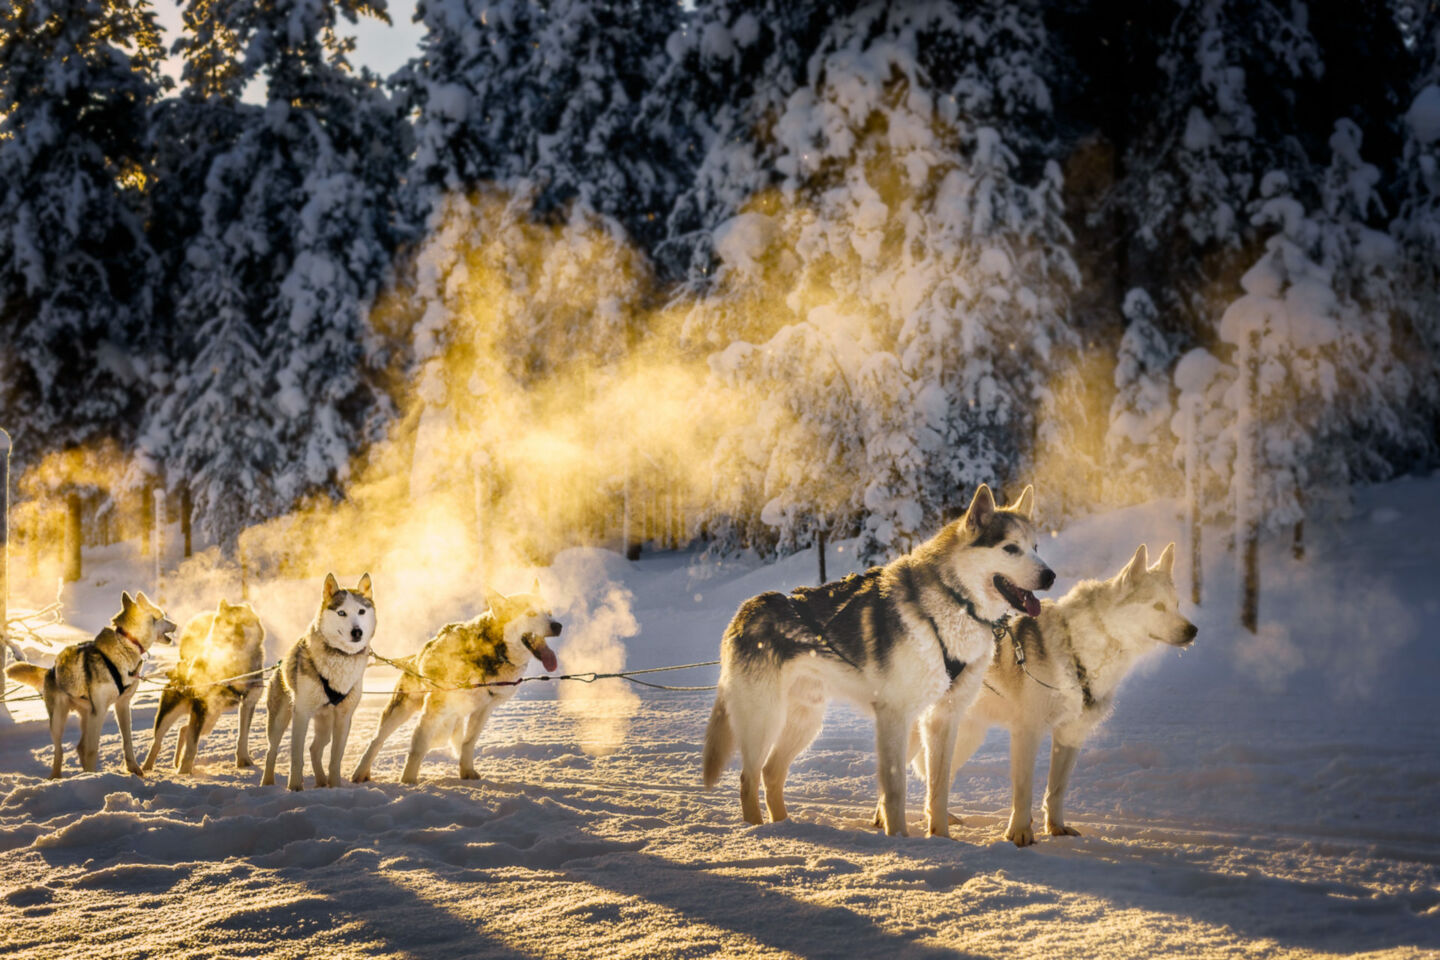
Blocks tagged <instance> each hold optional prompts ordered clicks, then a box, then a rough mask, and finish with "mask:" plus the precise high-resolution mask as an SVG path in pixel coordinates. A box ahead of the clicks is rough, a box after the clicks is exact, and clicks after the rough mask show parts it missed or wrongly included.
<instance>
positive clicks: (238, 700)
mask: <svg viewBox="0 0 1440 960" xmlns="http://www.w3.org/2000/svg"><path fill="white" fill-rule="evenodd" d="M264 665H265V627H264V626H263V625H262V624H261V623H260V617H259V616H258V615H257V614H256V613H255V611H254V609H253V608H252V607H251V606H250V604H248V603H231V602H230V601H228V600H226V599H224V598H223V597H222V598H221V599H220V603H219V604H218V605H217V606H216V607H215V609H214V610H210V611H206V612H205V613H197V614H196V615H195V616H193V617H191V618H190V619H189V620H187V621H186V622H185V626H184V628H183V629H182V630H181V631H180V660H179V662H178V663H176V665H175V669H174V670H173V671H171V673H170V682H169V683H167V684H165V689H164V690H163V691H162V692H161V694H160V706H159V707H157V708H156V710H155V730H154V732H153V733H152V734H151V737H150V750H149V752H148V753H146V754H145V762H144V764H142V766H143V767H144V769H145V771H146V772H147V773H148V772H149V771H151V770H153V769H155V759H156V757H157V756H158V755H159V753H160V744H161V742H162V741H164V739H165V734H166V732H167V731H168V730H169V729H170V727H171V726H172V725H174V724H175V723H176V722H177V721H179V720H181V719H184V718H187V717H188V718H189V721H190V722H189V723H187V724H186V725H185V726H184V727H183V728H182V729H181V731H180V734H179V736H177V737H176V742H175V768H176V769H177V770H179V771H180V772H181V773H184V774H190V773H192V772H193V771H194V769H195V755H196V754H197V753H198V752H199V750H200V738H201V737H203V736H205V735H206V734H208V733H209V732H210V731H211V730H212V729H214V727H215V722H216V721H217V720H219V719H220V717H221V715H222V714H224V713H225V711H227V710H230V709H232V708H234V707H237V706H238V707H239V708H240V733H239V736H238V737H237V739H236V741H235V766H237V767H252V766H254V765H255V764H254V762H253V761H252V760H251V759H250V721H251V720H252V719H253V718H254V716H255V707H256V705H257V704H259V702H260V693H261V691H262V690H263V689H264V688H265V678H264V677H263V676H262V675H261V672H260V671H261V669H262V668H263V667H264Z"/></svg>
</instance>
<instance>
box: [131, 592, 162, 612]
mask: <svg viewBox="0 0 1440 960" xmlns="http://www.w3.org/2000/svg"><path fill="white" fill-rule="evenodd" d="M135 603H136V605H137V606H141V607H155V604H154V602H153V601H152V600H151V599H150V598H149V597H147V596H145V591H144V590H137V591H135ZM155 609H156V610H159V609H160V608H159V607H155Z"/></svg>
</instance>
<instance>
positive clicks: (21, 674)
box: [5, 663, 50, 693]
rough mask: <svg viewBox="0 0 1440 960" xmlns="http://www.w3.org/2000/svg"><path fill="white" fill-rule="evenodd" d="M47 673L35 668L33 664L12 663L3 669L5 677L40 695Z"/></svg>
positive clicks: (47, 671)
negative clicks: (32, 688) (33, 689)
mask: <svg viewBox="0 0 1440 960" xmlns="http://www.w3.org/2000/svg"><path fill="white" fill-rule="evenodd" d="M49 672H50V671H49V670H48V669H47V668H45V667H37V666H36V665H35V664H33V663H12V664H10V666H8V667H6V668H5V676H7V677H9V678H10V679H11V680H15V681H17V682H19V683H23V684H25V685H26V686H27V687H34V688H35V689H36V690H39V691H41V692H42V693H43V692H44V690H45V674H47V673H49Z"/></svg>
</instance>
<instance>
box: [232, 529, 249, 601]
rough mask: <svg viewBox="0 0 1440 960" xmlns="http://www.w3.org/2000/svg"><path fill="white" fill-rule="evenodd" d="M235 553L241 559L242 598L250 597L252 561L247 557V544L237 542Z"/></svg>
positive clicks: (247, 598)
mask: <svg viewBox="0 0 1440 960" xmlns="http://www.w3.org/2000/svg"><path fill="white" fill-rule="evenodd" d="M235 553H236V556H237V558H238V559H239V561H240V599H241V600H249V599H250V562H249V561H248V560H247V559H246V558H245V544H243V543H238V542H237V543H236V544H235Z"/></svg>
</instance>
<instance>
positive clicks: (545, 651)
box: [539, 640, 559, 673]
mask: <svg viewBox="0 0 1440 960" xmlns="http://www.w3.org/2000/svg"><path fill="white" fill-rule="evenodd" d="M539 652H540V663H541V664H542V665H544V667H545V672H546V673H554V672H555V668H556V667H557V666H559V661H557V660H556V659H555V651H554V650H551V649H550V647H549V646H547V645H546V644H545V642H544V641H543V640H542V641H541V642H540V651H539Z"/></svg>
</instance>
